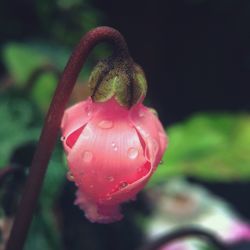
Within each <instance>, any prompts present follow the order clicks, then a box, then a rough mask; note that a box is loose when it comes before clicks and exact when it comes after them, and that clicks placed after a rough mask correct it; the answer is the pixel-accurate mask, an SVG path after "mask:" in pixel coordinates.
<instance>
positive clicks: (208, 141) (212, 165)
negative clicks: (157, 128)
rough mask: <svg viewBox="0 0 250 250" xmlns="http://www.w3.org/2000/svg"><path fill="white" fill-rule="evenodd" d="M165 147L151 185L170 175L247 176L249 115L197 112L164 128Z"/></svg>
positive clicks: (249, 174)
mask: <svg viewBox="0 0 250 250" xmlns="http://www.w3.org/2000/svg"><path fill="white" fill-rule="evenodd" d="M167 132H168V135H169V147H168V149H167V150H166V153H165V155H164V157H163V163H162V164H161V165H160V166H159V167H158V170H157V171H156V172H155V174H154V176H153V178H152V180H151V184H154V183H157V182H160V181H164V180H166V179H167V178H169V177H172V176H180V175H186V176H193V177H197V178H201V179H204V180H211V181H237V180H249V179H250V154H249V152H250V116H249V115H247V114H224V113H222V114H197V115H195V116H193V117H191V118H190V119H189V120H187V121H185V122H183V123H179V124H176V125H174V126H172V127H169V128H168V129H167Z"/></svg>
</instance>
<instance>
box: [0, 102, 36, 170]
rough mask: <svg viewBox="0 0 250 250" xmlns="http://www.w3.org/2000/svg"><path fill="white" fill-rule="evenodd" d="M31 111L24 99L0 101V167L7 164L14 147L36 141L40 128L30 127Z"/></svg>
mask: <svg viewBox="0 0 250 250" xmlns="http://www.w3.org/2000/svg"><path fill="white" fill-rule="evenodd" d="M33 118H34V117H33V110H32V107H31V105H30V104H29V102H28V101H26V100H24V99H20V98H19V99H15V101H14V100H10V99H8V98H5V99H3V98H1V99H0V120H1V126H0V137H1V147H0V167H4V166H5V165H7V164H8V162H9V158H10V156H11V154H12V152H13V150H15V149H16V147H18V146H20V145H21V144H24V143H26V142H29V141H32V140H37V138H38V135H39V132H40V127H39V126H38V125H37V126H31V123H32V119H33Z"/></svg>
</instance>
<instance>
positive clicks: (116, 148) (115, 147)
mask: <svg viewBox="0 0 250 250" xmlns="http://www.w3.org/2000/svg"><path fill="white" fill-rule="evenodd" d="M111 145H112V147H113V149H114V150H115V151H117V150H118V147H117V146H116V144H115V143H114V142H112V144H111Z"/></svg>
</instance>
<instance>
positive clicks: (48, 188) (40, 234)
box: [25, 145, 66, 250]
mask: <svg viewBox="0 0 250 250" xmlns="http://www.w3.org/2000/svg"><path fill="white" fill-rule="evenodd" d="M65 172H66V166H65V164H64V162H63V159H62V151H61V147H60V146H59V145H58V147H57V148H56V150H55V152H54V154H53V156H52V159H51V161H50V163H49V166H48V170H47V173H46V176H45V180H44V184H43V189H42V193H41V195H40V199H39V205H38V209H37V212H36V216H35V218H34V220H33V222H32V227H31V230H30V232H29V235H28V239H27V242H26V245H25V250H29V249H37V250H40V249H41V250H43V249H48V250H52V249H62V246H61V241H60V230H59V226H58V222H57V221H56V216H55V212H54V210H53V207H55V205H56V200H57V199H58V197H59V195H60V191H61V189H62V185H63V183H64V181H65Z"/></svg>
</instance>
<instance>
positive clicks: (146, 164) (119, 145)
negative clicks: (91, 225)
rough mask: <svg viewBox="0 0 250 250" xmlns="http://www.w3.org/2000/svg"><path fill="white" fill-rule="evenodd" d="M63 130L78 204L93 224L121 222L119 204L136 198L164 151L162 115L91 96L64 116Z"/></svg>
mask: <svg viewBox="0 0 250 250" xmlns="http://www.w3.org/2000/svg"><path fill="white" fill-rule="evenodd" d="M61 128H62V135H63V137H62V138H63V146H64V149H65V151H66V154H67V161H68V165H69V169H70V173H71V176H72V179H73V180H74V182H75V184H76V186H77V187H78V191H77V193H76V196H77V198H76V201H75V204H77V205H79V207H80V208H81V209H83V210H84V212H85V215H86V217H87V218H88V219H89V220H90V221H92V222H99V223H110V222H113V221H117V220H120V219H121V218H122V215H121V213H120V209H119V206H120V204H121V203H123V202H125V201H128V200H133V199H135V197H136V194H137V193H138V192H139V191H140V190H141V189H142V188H143V187H144V186H145V184H146V183H147V182H148V180H149V178H150V176H151V175H152V173H153V172H154V171H155V170H156V168H157V166H158V164H159V163H160V160H161V158H162V156H163V153H164V151H165V148H166V145H167V138H166V134H165V132H164V130H163V127H162V125H161V123H160V121H159V120H158V118H157V116H156V115H155V114H153V112H152V111H150V109H148V108H146V107H145V106H144V105H143V104H142V103H141V102H140V101H139V102H138V103H137V104H135V105H133V106H132V107H131V108H130V109H128V108H126V107H123V106H121V105H120V104H119V103H118V102H117V101H116V99H115V97H112V98H111V99H109V100H107V101H105V102H93V101H92V99H91V98H90V97H89V98H88V99H87V100H86V101H83V102H80V103H78V104H76V105H74V106H73V107H71V108H69V109H67V110H66V111H65V113H64V116H63V120H62V125H61Z"/></svg>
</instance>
